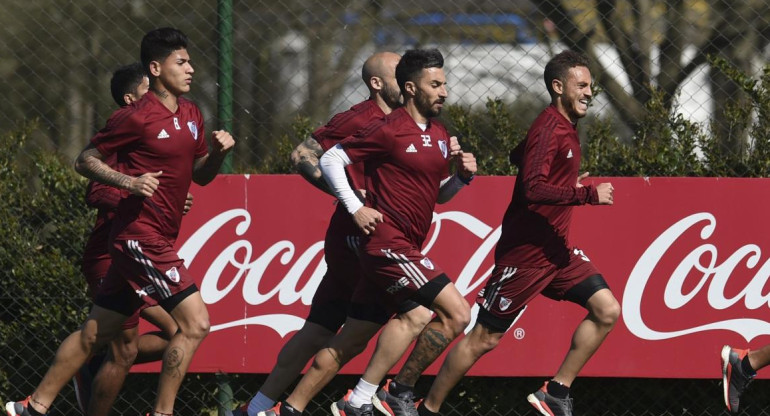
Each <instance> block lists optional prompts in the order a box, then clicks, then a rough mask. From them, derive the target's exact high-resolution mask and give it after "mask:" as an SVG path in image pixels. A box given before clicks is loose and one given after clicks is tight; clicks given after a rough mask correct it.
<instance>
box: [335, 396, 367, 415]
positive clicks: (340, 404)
mask: <svg viewBox="0 0 770 416" xmlns="http://www.w3.org/2000/svg"><path fill="white" fill-rule="evenodd" d="M351 394H353V390H348V393H347V394H346V395H345V397H343V398H341V399H340V400H339V401H336V402H334V403H332V406H331V408H332V414H333V415H334V416H373V415H374V406H372V405H371V404H364V405H361V407H359V408H356V407H353V405H351V404H350V401H349V400H350V395H351Z"/></svg>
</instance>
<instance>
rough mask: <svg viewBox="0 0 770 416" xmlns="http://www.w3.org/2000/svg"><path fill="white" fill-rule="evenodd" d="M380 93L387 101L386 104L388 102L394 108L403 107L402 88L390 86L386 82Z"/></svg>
mask: <svg viewBox="0 0 770 416" xmlns="http://www.w3.org/2000/svg"><path fill="white" fill-rule="evenodd" d="M380 95H381V96H382V100H383V101H385V104H387V105H388V107H390V108H393V109H396V108H398V107H401V90H396V89H393V88H390V87H388V86H387V84H386V85H384V86H383V87H382V92H381V93H380Z"/></svg>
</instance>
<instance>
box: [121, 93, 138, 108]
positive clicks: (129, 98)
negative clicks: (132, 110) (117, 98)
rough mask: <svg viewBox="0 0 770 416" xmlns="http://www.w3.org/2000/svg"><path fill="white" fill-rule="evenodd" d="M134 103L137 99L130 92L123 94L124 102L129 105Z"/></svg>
mask: <svg viewBox="0 0 770 416" xmlns="http://www.w3.org/2000/svg"><path fill="white" fill-rule="evenodd" d="M134 101H136V99H135V98H134V94H131V93H130V92H127V93H125V94H123V102H124V103H126V104H127V105H130V104H131V103H133V102H134Z"/></svg>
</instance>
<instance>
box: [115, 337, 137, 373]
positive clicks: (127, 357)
mask: <svg viewBox="0 0 770 416" xmlns="http://www.w3.org/2000/svg"><path fill="white" fill-rule="evenodd" d="M115 351H116V354H115V363H116V364H118V365H121V366H124V367H127V368H128V367H131V366H132V365H133V364H134V360H136V356H137V354H139V345H138V344H137V343H135V342H132V343H128V344H124V343H121V344H120V346H118V348H116V349H115Z"/></svg>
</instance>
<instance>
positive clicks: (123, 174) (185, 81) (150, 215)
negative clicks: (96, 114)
mask: <svg viewBox="0 0 770 416" xmlns="http://www.w3.org/2000/svg"><path fill="white" fill-rule="evenodd" d="M187 43H188V41H187V37H186V36H185V35H184V34H183V33H182V32H180V31H179V30H177V29H173V28H161V29H156V30H153V31H150V32H148V33H147V34H146V35H145V36H144V38H143V39H142V43H141V60H142V65H143V66H144V67H145V70H146V71H147V73H148V75H149V76H150V92H148V93H147V94H145V96H144V97H143V98H142V100H140V101H139V102H138V103H137V104H136V105H132V106H127V107H123V108H121V109H119V110H117V111H116V112H115V113H113V115H112V116H111V117H110V119H109V120H108V121H107V125H106V127H105V128H104V129H102V130H101V131H99V132H98V133H97V134H96V136H94V137H93V138H92V139H91V143H90V144H89V145H88V146H87V147H86V148H85V149H84V150H83V152H81V154H80V155H79V156H78V159H77V161H76V163H75V168H76V170H77V171H78V172H80V173H81V174H83V175H84V176H86V177H88V178H89V179H91V180H95V181H99V182H101V183H105V184H108V185H112V186H114V187H116V188H119V189H121V190H122V192H123V193H122V195H123V198H122V199H121V200H120V203H119V204H118V210H117V213H116V216H115V220H114V225H113V228H112V233H111V239H112V240H113V242H112V245H111V247H110V256H111V257H112V265H111V266H110V270H109V271H108V272H107V276H106V277H105V279H104V281H103V282H102V285H101V287H100V290H99V293H98V294H97V296H96V300H95V302H94V306H93V308H92V309H91V312H90V314H89V316H88V318H87V319H86V321H85V322H84V323H83V325H82V326H81V328H80V329H78V330H77V331H75V332H73V333H72V334H70V335H69V336H68V337H67V338H66V339H65V340H64V341H63V342H62V344H61V345H60V346H59V349H58V350H57V352H56V356H55V358H54V362H53V364H52V365H51V367H50V368H49V369H48V371H47V372H46V374H45V376H44V377H43V380H42V381H41V382H40V384H39V385H38V387H37V388H36V389H35V391H34V392H32V394H30V395H29V396H28V397H27V398H26V399H24V400H22V401H19V402H9V403H7V404H6V411H7V412H8V415H9V416H16V415H22V416H27V415H29V416H39V415H42V414H45V413H47V412H48V411H49V409H50V407H51V405H52V404H53V401H54V399H55V398H56V396H57V395H58V394H59V392H60V391H61V389H62V387H64V385H65V384H67V382H68V381H69V379H70V378H72V377H73V376H74V375H75V373H76V372H77V371H78V369H79V368H80V367H81V366H82V365H83V364H84V363H85V362H86V360H87V359H88V357H89V356H90V355H91V353H92V352H93V351H95V350H98V349H99V348H101V347H102V346H104V345H105V344H106V343H107V342H109V341H111V340H112V339H114V338H115V337H116V336H118V334H119V333H120V331H121V326H122V325H123V324H124V322H126V320H128V319H129V318H132V319H135V318H134V317H136V316H137V315H136V314H135V312H136V311H137V310H138V309H139V308H140V307H141V304H142V303H143V302H149V303H150V304H153V305H154V304H158V305H160V306H162V307H163V308H164V309H165V310H167V311H168V312H169V313H170V314H171V316H173V317H174V319H175V320H176V322H177V324H178V326H179V330H178V332H177V333H176V334H175V335H174V336H173V337H172V338H171V341H170V342H169V346H168V348H167V349H166V351H165V353H164V355H163V366H162V370H161V373H160V377H159V383H158V391H157V398H156V402H155V405H154V409H153V411H152V412H151V413H150V414H151V415H152V416H169V415H172V414H173V413H174V402H175V399H176V394H177V391H178V390H179V386H180V385H181V383H182V380H183V378H184V376H185V374H186V372H187V368H188V366H189V364H190V360H191V359H192V356H193V354H194V353H195V350H196V349H197V348H198V346H199V345H200V343H201V341H202V340H203V339H204V338H205V337H206V335H207V334H208V331H209V318H208V311H207V310H206V305H205V304H204V303H203V300H202V298H201V295H200V293H199V292H198V289H197V287H196V285H195V283H194V280H193V278H192V276H190V274H189V272H188V270H187V269H186V268H185V266H184V262H183V261H182V259H180V258H179V256H178V255H177V254H176V252H175V251H174V248H173V245H174V242H175V240H176V237H177V235H178V232H179V226H180V223H181V220H182V212H183V210H184V206H185V200H186V197H187V191H188V189H189V187H190V183H191V181H192V180H194V181H195V182H196V183H198V184H200V185H205V184H207V183H209V182H211V181H212V180H213V179H214V177H215V176H216V174H217V172H218V171H219V167H220V166H221V163H222V161H223V159H224V157H225V155H226V154H227V153H228V152H229V151H230V150H231V149H232V147H233V146H234V144H235V143H234V141H233V138H232V136H230V134H229V133H227V132H224V131H214V132H213V134H212V137H211V147H212V150H211V152H209V151H208V146H207V143H206V140H205V135H204V129H203V116H202V115H201V112H200V110H199V109H198V107H197V106H196V105H195V104H193V103H192V102H191V101H188V100H186V99H184V98H182V97H181V96H182V95H183V94H185V93H187V92H189V91H190V86H191V84H192V75H193V72H194V71H193V67H192V65H191V64H190V56H189V54H188V52H187ZM114 153H117V154H118V160H119V161H120V166H119V167H120V169H121V171H116V170H114V169H112V168H111V167H109V166H108V165H107V164H106V163H104V162H103V160H104V159H106V158H107V157H109V156H110V155H112V154H114Z"/></svg>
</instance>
